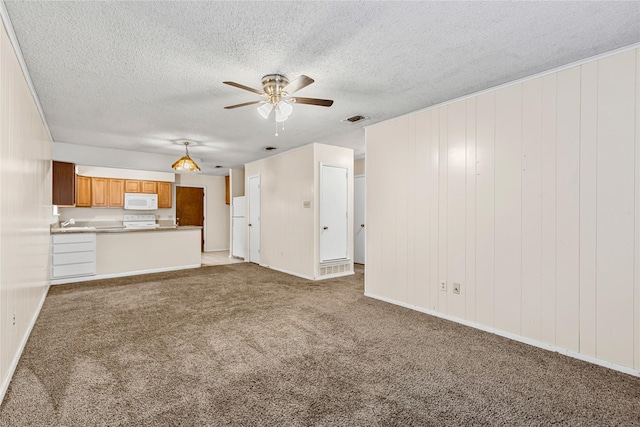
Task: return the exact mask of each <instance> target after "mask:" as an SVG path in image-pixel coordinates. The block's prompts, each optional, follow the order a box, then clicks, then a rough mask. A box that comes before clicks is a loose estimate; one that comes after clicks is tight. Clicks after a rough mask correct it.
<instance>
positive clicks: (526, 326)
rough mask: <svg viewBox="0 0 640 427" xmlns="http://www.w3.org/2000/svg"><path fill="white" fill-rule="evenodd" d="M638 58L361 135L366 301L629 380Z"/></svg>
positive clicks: (637, 192)
mask: <svg viewBox="0 0 640 427" xmlns="http://www.w3.org/2000/svg"><path fill="white" fill-rule="evenodd" d="M638 56H639V55H638V49H635V50H629V51H625V52H621V53H618V54H615V55H612V56H609V57H605V58H603V59H597V60H594V61H593V62H590V63H585V64H583V65H581V66H579V67H574V68H566V69H564V70H563V71H560V72H556V73H551V74H548V75H545V76H543V77H538V78H533V79H529V80H525V81H522V82H518V83H515V84H513V85H509V86H504V87H502V88H500V89H498V90H493V91H488V92H485V93H482V94H480V95H477V96H474V97H470V98H467V99H465V100H463V101H458V102H453V103H450V104H446V105H440V106H435V107H432V108H430V109H428V110H425V111H421V112H419V113H417V114H416V115H415V116H405V117H402V118H400V119H397V120H395V121H388V122H385V123H381V124H379V125H374V126H372V127H370V128H368V129H367V184H368V185H367V193H368V196H367V197H368V199H367V215H371V217H372V218H374V219H371V218H369V217H368V219H367V221H368V224H367V233H368V236H369V235H372V236H377V237H376V238H375V239H373V240H372V241H367V251H368V255H367V271H366V275H365V282H366V283H365V289H366V292H367V294H369V295H372V296H376V297H379V298H381V299H384V300H387V301H392V302H396V303H399V304H401V305H405V306H409V307H416V308H418V309H420V310H430V311H431V312H435V313H438V314H439V315H441V314H442V315H445V314H446V317H447V318H450V319H459V320H460V321H461V322H463V323H464V322H469V321H471V322H474V323H473V324H475V325H478V326H479V327H481V328H483V329H487V328H488V329H489V330H496V331H498V333H501V334H506V335H507V336H516V337H518V339H522V340H523V341H525V342H531V343H534V344H535V343H538V344H540V345H542V346H551V347H552V348H556V349H559V350H560V351H567V352H568V353H569V354H574V355H575V354H581V355H584V357H595V358H596V360H598V361H601V362H602V364H605V365H607V364H608V365H607V366H618V367H619V368H620V369H622V370H624V369H628V368H633V367H634V366H635V367H636V369H637V368H638V367H640V273H639V272H638V271H639V270H640V231H639V230H640V214H639V212H640V154H639V153H640V112H639V111H638V108H637V105H638V103H640V58H638ZM413 120H415V122H413ZM407 122H408V123H409V131H406V129H407V125H406V123H407ZM414 132H415V134H414ZM460 138H462V142H460ZM458 150H462V151H463V155H462V156H461V157H462V159H463V160H462V162H463V163H464V165H462V166H461V165H460V164H459V160H460V159H459V158H458V156H457V153H458ZM407 165H410V167H407ZM400 169H403V170H402V173H397V171H398V170H400ZM409 181H413V183H415V185H413V184H409ZM423 183H424V185H423ZM402 187H404V188H402ZM405 189H406V191H405ZM369 197H370V198H369ZM410 199H414V200H412V201H410ZM401 210H413V211H414V212H413V214H411V212H403V213H402V214H401V215H397V212H398V211H401ZM421 221H423V222H424V223H425V228H424V229H422V228H420V225H421V224H420V222H421ZM400 222H405V223H406V224H407V227H406V228H405V227H404V225H403V224H400ZM411 224H413V225H411ZM412 229H413V231H414V232H413V234H411V233H410V232H411V230H412ZM399 230H400V231H402V232H401V233H398V231H399ZM405 230H406V231H405ZM407 231H408V232H409V233H407ZM381 247H382V248H381ZM403 248H407V249H406V253H407V255H408V256H407V259H408V264H407V263H405V262H400V259H399V258H398V254H402V253H403V252H402V250H404V249H403ZM411 248H413V255H411V254H412V252H411ZM411 263H413V264H414V265H411ZM406 271H409V272H411V271H413V280H414V284H415V286H414V289H415V292H414V294H413V295H412V294H411V289H409V293H408V294H406V296H405V297H403V292H402V291H399V290H402V289H404V284H403V283H398V281H402V280H404V281H406V283H407V285H408V284H409V283H411V282H410V280H409V279H408V278H407V277H406ZM398 277H401V278H402V279H400V280H398ZM458 277H462V279H460V280H461V281H462V285H463V286H462V292H463V296H464V297H465V298H464V306H461V305H457V303H458V302H459V301H461V300H456V297H457V296H456V295H453V293H452V283H453V282H456V281H457V278H458ZM394 279H395V280H394ZM440 279H442V280H446V281H447V291H446V292H442V291H439V286H438V285H439V280H440ZM472 282H473V284H472ZM423 283H425V285H423ZM465 285H466V286H465ZM472 290H473V291H474V293H473V295H470V292H471V291H472ZM467 324H469V323H467ZM611 364H613V365H611Z"/></svg>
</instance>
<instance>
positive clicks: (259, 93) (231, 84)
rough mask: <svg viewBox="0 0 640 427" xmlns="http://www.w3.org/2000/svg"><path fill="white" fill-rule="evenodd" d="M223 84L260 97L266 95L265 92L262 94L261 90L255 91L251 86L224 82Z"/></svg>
mask: <svg viewBox="0 0 640 427" xmlns="http://www.w3.org/2000/svg"><path fill="white" fill-rule="evenodd" d="M222 83H224V84H226V85H229V86H233V87H237V88H240V89H244V90H248V91H249V92H253V93H257V94H258V95H264V92H262V91H261V90H258V89H254V88H252V87H249V86H245V85H241V84H240V83H236V82H222Z"/></svg>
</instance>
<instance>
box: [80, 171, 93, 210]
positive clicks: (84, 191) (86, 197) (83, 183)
mask: <svg viewBox="0 0 640 427" xmlns="http://www.w3.org/2000/svg"><path fill="white" fill-rule="evenodd" d="M76 207H78V208H89V207H91V178H89V177H88V176H80V175H78V176H77V177H76Z"/></svg>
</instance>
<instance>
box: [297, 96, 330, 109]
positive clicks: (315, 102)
mask: <svg viewBox="0 0 640 427" xmlns="http://www.w3.org/2000/svg"><path fill="white" fill-rule="evenodd" d="M291 100H292V101H293V102H295V103H296V104H308V105H319V106H321V107H331V106H332V105H333V100H331V99H318V98H300V97H297V96H296V97H295V98H291Z"/></svg>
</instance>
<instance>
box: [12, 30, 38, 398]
mask: <svg viewBox="0 0 640 427" xmlns="http://www.w3.org/2000/svg"><path fill="white" fill-rule="evenodd" d="M50 148H51V143H50V140H49V136H48V133H47V130H46V128H45V126H44V124H43V122H42V120H41V117H40V114H39V111H38V108H37V106H36V103H35V102H34V99H33V97H32V96H31V92H30V90H29V86H28V84H27V82H26V80H25V78H24V75H23V74H22V70H21V68H20V64H19V62H18V60H17V58H16V54H15V53H14V50H13V48H12V46H11V42H10V40H9V38H8V36H7V34H6V33H5V29H4V27H3V28H2V30H0V174H1V177H0V401H1V400H2V397H3V396H4V393H5V391H6V389H7V386H8V385H9V381H10V380H11V375H12V374H13V371H14V369H15V367H16V365H17V363H18V359H19V357H20V354H21V352H22V348H23V346H24V344H25V343H26V340H27V338H28V336H29V332H30V330H31V327H32V325H33V323H34V322H35V319H36V317H37V315H38V313H39V311H40V307H41V304H42V302H43V301H44V297H45V295H46V293H47V290H48V286H49V280H48V279H49V221H50V218H51V157H50ZM14 317H15V320H14Z"/></svg>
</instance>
